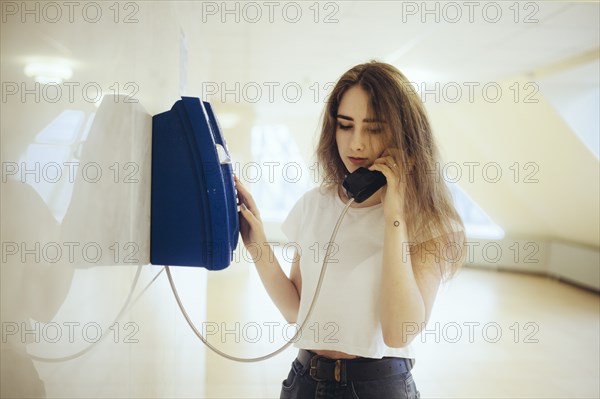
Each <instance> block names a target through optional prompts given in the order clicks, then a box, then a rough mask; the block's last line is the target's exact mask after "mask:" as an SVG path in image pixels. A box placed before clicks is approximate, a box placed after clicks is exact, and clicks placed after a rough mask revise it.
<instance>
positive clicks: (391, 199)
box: [369, 150, 406, 221]
mask: <svg viewBox="0 0 600 399" xmlns="http://www.w3.org/2000/svg"><path fill="white" fill-rule="evenodd" d="M369 170H378V171H379V172H381V173H383V175H384V176H385V178H386V180H387V184H386V185H385V186H383V188H382V191H381V202H382V203H383V213H384V216H385V218H386V219H388V220H394V221H396V220H404V198H405V193H406V176H405V174H404V172H403V168H402V165H400V164H398V163H397V162H396V160H395V159H394V157H393V156H392V155H391V153H390V150H385V151H384V152H383V153H382V154H381V156H380V157H379V158H377V159H376V160H375V162H374V163H373V165H371V166H370V167H369Z"/></svg>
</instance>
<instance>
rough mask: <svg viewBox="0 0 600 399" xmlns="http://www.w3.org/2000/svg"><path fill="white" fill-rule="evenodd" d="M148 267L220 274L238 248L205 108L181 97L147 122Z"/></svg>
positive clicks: (226, 181) (228, 177)
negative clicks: (191, 268) (149, 138)
mask: <svg viewBox="0 0 600 399" xmlns="http://www.w3.org/2000/svg"><path fill="white" fill-rule="evenodd" d="M151 191H152V204H151V208H152V209H151V223H150V231H151V238H150V262H151V263H152V264H155V265H172V266H176V265H177V266H201V267H205V268H207V269H209V270H220V269H223V268H225V267H227V266H229V264H230V263H231V260H232V256H233V251H234V250H235V248H236V246H237V242H238V235H239V225H238V213H237V193H236V191H235V185H234V182H233V169H232V166H231V160H230V158H229V154H228V152H227V146H226V144H225V140H224V139H223V135H222V134H221V129H220V128H219V125H218V123H217V119H216V117H215V114H214V112H213V110H212V108H211V106H210V104H209V103H207V102H203V101H200V99H198V98H194V97H182V98H181V100H179V101H177V102H176V103H175V104H174V105H173V107H172V108H171V110H170V111H167V112H163V113H161V114H158V115H155V116H154V117H153V118H152V190H151Z"/></svg>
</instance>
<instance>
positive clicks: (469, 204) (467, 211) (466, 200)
mask: <svg viewBox="0 0 600 399" xmlns="http://www.w3.org/2000/svg"><path fill="white" fill-rule="evenodd" d="M447 184H448V187H449V188H450V192H451V193H452V198H453V199H454V206H455V207H456V210H457V211H458V213H459V214H460V216H461V218H462V220H463V223H464V224H465V229H466V231H465V234H466V235H467V236H468V237H472V238H485V239H493V240H499V239H502V238H504V230H503V229H502V228H501V227H500V226H498V225H497V224H496V223H494V222H493V221H492V219H491V218H490V217H489V216H488V215H487V214H486V213H485V212H484V210H483V209H481V207H480V206H479V205H477V203H475V201H473V199H472V198H471V197H469V196H468V195H467V193H465V192H464V191H463V190H462V189H461V188H460V187H459V185H458V184H456V183H447Z"/></svg>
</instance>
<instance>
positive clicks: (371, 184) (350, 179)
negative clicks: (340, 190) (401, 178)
mask: <svg viewBox="0 0 600 399" xmlns="http://www.w3.org/2000/svg"><path fill="white" fill-rule="evenodd" d="M386 183H387V180H386V179H385V176H384V175H383V173H381V172H380V171H378V170H369V169H367V168H362V167H361V168H358V169H356V170H355V171H354V172H352V173H350V174H349V175H348V176H346V178H345V179H344V182H343V183H342V186H343V187H344V188H345V189H346V191H347V192H348V197H350V198H354V202H357V203H359V204H360V203H361V202H363V201H364V200H366V199H367V198H369V197H370V196H371V195H373V194H374V193H375V192H376V191H377V190H379V189H380V188H381V187H383V186H385V185H386Z"/></svg>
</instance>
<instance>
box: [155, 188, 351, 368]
mask: <svg viewBox="0 0 600 399" xmlns="http://www.w3.org/2000/svg"><path fill="white" fill-rule="evenodd" d="M353 202H354V198H352V199H350V201H348V203H347V204H346V207H345V208H344V210H343V211H342V213H341V214H340V217H339V218H338V221H337V223H336V225H335V227H334V229H333V232H332V233H331V238H330V239H329V244H330V245H328V246H327V250H326V251H325V258H324V259H323V266H321V274H320V275H319V280H318V282H317V287H316V288H315V293H314V295H313V299H312V302H311V304H310V307H309V308H308V312H307V313H306V317H305V318H304V321H303V322H302V324H301V325H300V328H298V329H297V330H296V333H295V334H294V336H293V337H292V339H290V340H289V341H288V342H286V343H285V344H284V345H283V346H282V347H281V348H279V349H277V350H275V351H273V352H271V353H269V354H266V355H263V356H259V357H251V358H245V357H237V356H232V355H229V354H227V353H225V352H223V351H221V350H219V349H217V348H215V347H214V346H213V345H212V344H210V343H209V342H208V341H207V340H206V338H204V336H203V335H202V333H201V332H200V331H198V329H197V328H196V326H195V324H194V322H193V321H192V320H191V319H190V316H189V315H188V314H187V312H186V310H185V307H184V306H183V303H182V302H181V298H179V294H178V293H177V288H176V287H175V283H174V282H173V277H172V276H171V270H170V269H169V266H168V265H167V266H165V270H166V271H167V277H168V278H169V284H170V285H171V290H172V291H173V294H174V295H175V299H176V300H177V304H178V305H179V309H181V313H182V314H183V317H185V320H186V321H187V323H188V325H189V326H190V328H191V329H192V330H193V331H194V333H195V334H196V336H197V337H198V338H200V340H201V341H202V342H203V343H204V345H206V346H207V347H208V348H209V349H210V350H212V351H213V352H215V353H216V354H218V355H220V356H222V357H224V358H226V359H230V360H234V361H236V362H242V363H252V362H260V361H263V360H267V359H269V358H271V357H273V356H275V355H277V354H279V353H281V352H283V351H284V350H285V349H287V348H288V347H289V346H290V345H291V344H292V343H294V342H295V340H296V338H297V337H298V336H299V335H300V334H302V330H303V329H304V326H305V325H306V323H307V322H308V320H309V319H310V315H311V313H312V311H313V308H314V307H315V304H316V302H317V299H318V297H319V293H320V292H321V285H322V284H323V278H324V277H325V270H327V263H328V261H329V252H330V250H331V248H332V245H331V244H332V243H333V242H335V236H336V235H337V232H338V230H339V228H340V224H341V223H342V220H343V219H344V216H345V215H346V212H348V208H350V205H351V204H352V203H353Z"/></svg>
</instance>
